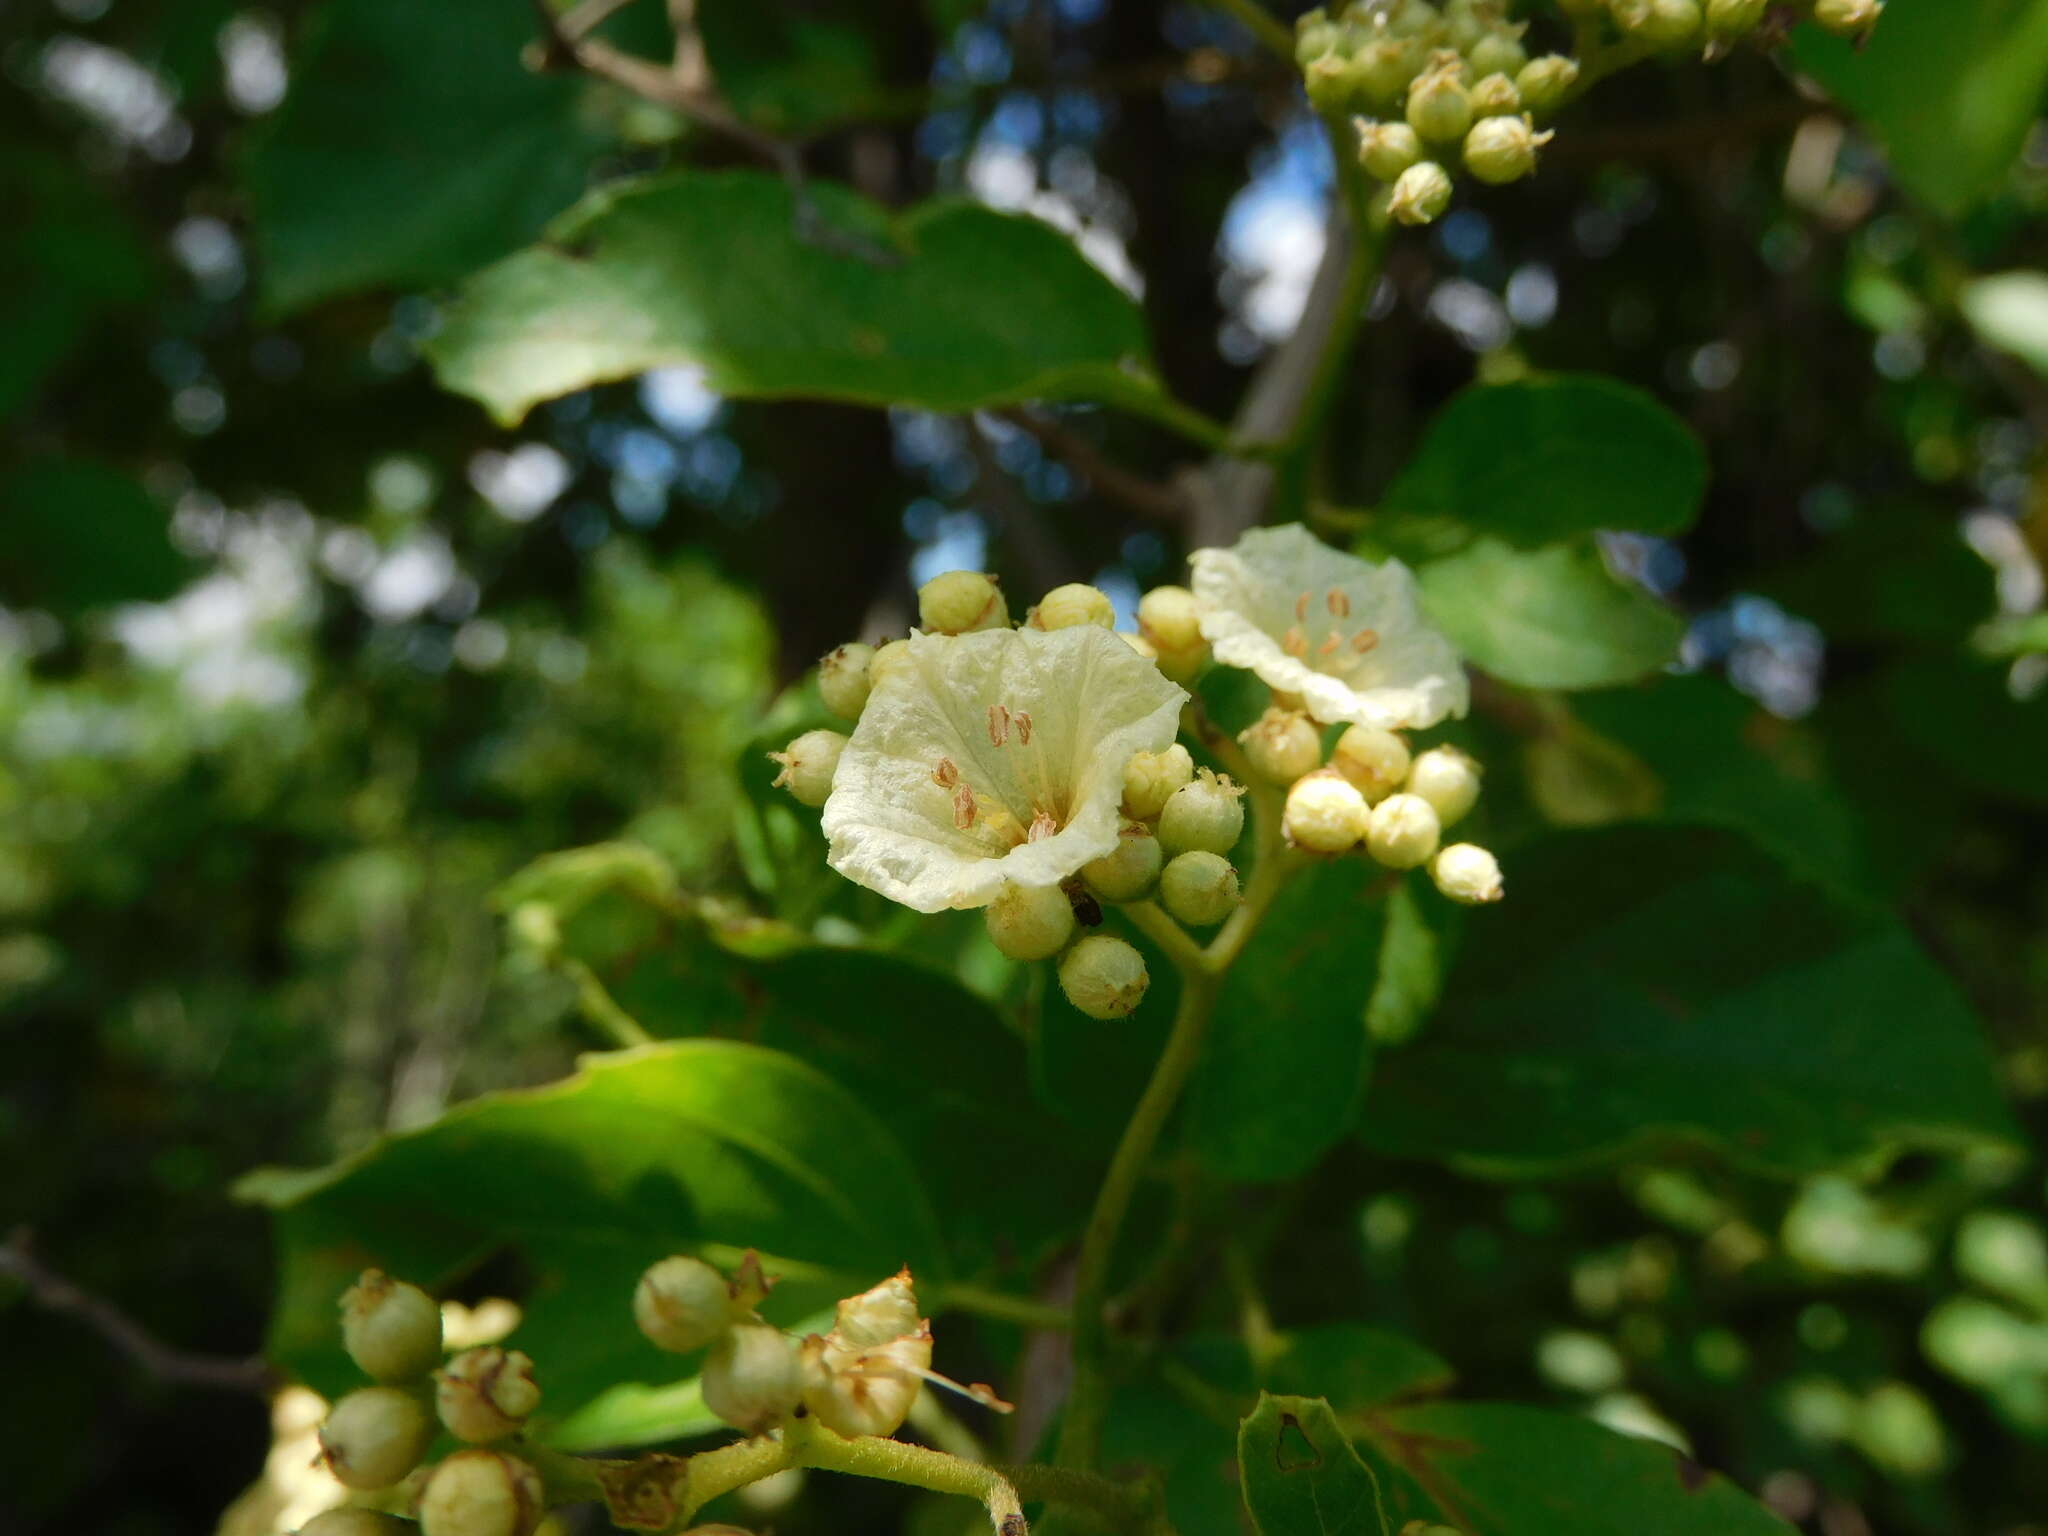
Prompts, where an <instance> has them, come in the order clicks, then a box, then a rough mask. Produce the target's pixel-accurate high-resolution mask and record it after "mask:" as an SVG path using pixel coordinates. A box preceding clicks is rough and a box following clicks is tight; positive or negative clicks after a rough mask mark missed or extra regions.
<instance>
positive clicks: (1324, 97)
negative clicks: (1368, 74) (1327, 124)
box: [1301, 53, 1352, 117]
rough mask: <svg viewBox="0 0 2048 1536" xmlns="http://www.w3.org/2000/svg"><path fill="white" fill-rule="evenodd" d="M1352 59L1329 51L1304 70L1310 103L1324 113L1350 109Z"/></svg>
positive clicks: (1341, 112)
mask: <svg viewBox="0 0 2048 1536" xmlns="http://www.w3.org/2000/svg"><path fill="white" fill-rule="evenodd" d="M1351 73H1352V71H1351V61H1350V60H1349V59H1347V58H1345V57H1344V56H1343V55H1342V54H1340V53H1326V54H1324V55H1323V56H1322V57H1321V58H1319V59H1317V60H1315V61H1314V62H1312V63H1311V64H1310V65H1309V66H1308V67H1307V68H1306V69H1304V70H1303V71H1302V72H1301V83H1302V88H1303V89H1304V90H1306V91H1307V92H1308V104H1309V105H1310V106H1311V107H1313V108H1314V109H1315V110H1316V111H1317V112H1319V113H1320V114H1322V115H1323V116H1324V117H1337V116H1340V115H1342V114H1343V113H1345V112H1348V111H1350V110H1351V99H1352V83H1351Z"/></svg>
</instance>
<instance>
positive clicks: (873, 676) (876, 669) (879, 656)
mask: <svg viewBox="0 0 2048 1536" xmlns="http://www.w3.org/2000/svg"><path fill="white" fill-rule="evenodd" d="M909 665H910V642H909V641H908V640H891V641H890V642H889V643H888V644H887V645H882V646H877V647H876V648H875V654H874V655H873V657H871V658H870V659H869V661H868V692H869V693H873V692H874V691H875V690H876V689H877V688H879V687H881V686H882V682H883V679H885V678H887V677H888V676H889V675H890V674H891V673H893V672H895V671H896V670H897V669H899V668H901V667H907V666H909ZM861 707H862V708H866V707H867V706H866V705H865V704H863V705H862V706H861Z"/></svg>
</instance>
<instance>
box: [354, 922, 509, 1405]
mask: <svg viewBox="0 0 2048 1536" xmlns="http://www.w3.org/2000/svg"><path fill="white" fill-rule="evenodd" d="M544 910H548V909H544ZM341 1342H342V1345H343V1347H345V1348H346V1349H347V1350H348V1357H349V1358H350V1359H351V1360H353V1361H355V1363H356V1364H357V1365H358V1366H359V1367H361V1369H362V1371H363V1374H364V1375H366V1376H368V1377H370V1378H372V1379H373V1380H376V1381H390V1382H397V1381H418V1380H421V1379H422V1378H424V1377H425V1376H426V1374H427V1373H428V1372H429V1371H431V1370H432V1369H433V1368H434V1367H435V1366H436V1365H438V1364H440V1361H441V1305H440V1303H439V1302H437V1301H435V1300H434V1298H433V1297H431V1296H429V1295H428V1294H427V1293H426V1292H425V1291H423V1290H421V1289H420V1288H419V1287H418V1286H416V1285H407V1284H406V1283H405V1282H404V1281H403V1280H394V1279H392V1278H391V1277H390V1276H389V1275H387V1274H385V1273H384V1271H383V1270H381V1269H366V1270H364V1271H363V1273H362V1278H360V1279H359V1280H357V1281H356V1283H355V1284H354V1285H352V1286H350V1287H349V1288H348V1289H347V1290H346V1291H344V1292H342V1296H341Z"/></svg>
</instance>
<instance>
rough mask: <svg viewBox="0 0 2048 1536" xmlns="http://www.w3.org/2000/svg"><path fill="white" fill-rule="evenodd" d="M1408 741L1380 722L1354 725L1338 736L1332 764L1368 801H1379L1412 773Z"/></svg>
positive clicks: (1331, 755)
mask: <svg viewBox="0 0 2048 1536" xmlns="http://www.w3.org/2000/svg"><path fill="white" fill-rule="evenodd" d="M1408 764H1409V758H1408V743H1407V742H1405V741H1403V740H1402V739H1401V738H1400V737H1399V736H1396V735H1395V734H1394V733H1393V732H1392V731H1383V730H1381V729H1380V728H1379V727H1378V726H1376V725H1354V726H1352V727H1351V728H1350V729H1348V730H1347V731H1345V733H1344V734H1343V735H1342V736H1339V737H1338V738H1337V745H1336V748H1335V750H1333V751H1332V752H1331V753H1330V766H1331V767H1332V768H1334V769H1336V770H1337V771H1338V772H1339V773H1341V774H1343V775H1344V777H1345V778H1347V779H1349V780H1350V781H1351V782H1352V783H1353V784H1355V785H1357V786H1358V792H1359V793H1360V794H1361V795H1364V796H1365V801H1366V804H1368V805H1377V804H1378V803H1379V802H1380V801H1382V800H1384V799H1386V798H1387V796H1389V795H1391V794H1392V793H1393V792H1394V791H1395V790H1397V789H1399V788H1400V787H1401V781H1402V780H1403V779H1405V778H1407V777H1408Z"/></svg>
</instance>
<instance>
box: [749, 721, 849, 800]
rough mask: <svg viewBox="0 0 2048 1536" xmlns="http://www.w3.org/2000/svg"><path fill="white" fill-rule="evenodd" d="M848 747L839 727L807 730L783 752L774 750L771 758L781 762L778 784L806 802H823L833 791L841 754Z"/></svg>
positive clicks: (776, 782)
mask: <svg viewBox="0 0 2048 1536" xmlns="http://www.w3.org/2000/svg"><path fill="white" fill-rule="evenodd" d="M845 750H846V738H845V737H844V736H842V735H840V734H839V732H837V731H805V732H804V733H803V735H801V736H799V737H797V739H796V740H795V741H792V742H791V743H790V744H789V745H788V746H786V747H784V748H783V749H782V750H781V751H780V752H770V753H769V754H768V758H769V761H771V762H773V763H777V764H779V765H780V771H779V772H777V774H776V775H775V787H776V788H777V789H786V790H788V791H789V793H790V795H791V796H792V797H793V798H794V799H795V800H796V801H797V802H798V803H799V804H802V805H808V806H812V807H816V806H820V805H823V804H824V803H825V802H826V800H828V799H829V798H830V797H831V794H832V776H833V775H834V774H835V773H837V772H838V771H839V754H840V753H842V752H844V751H845Z"/></svg>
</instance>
